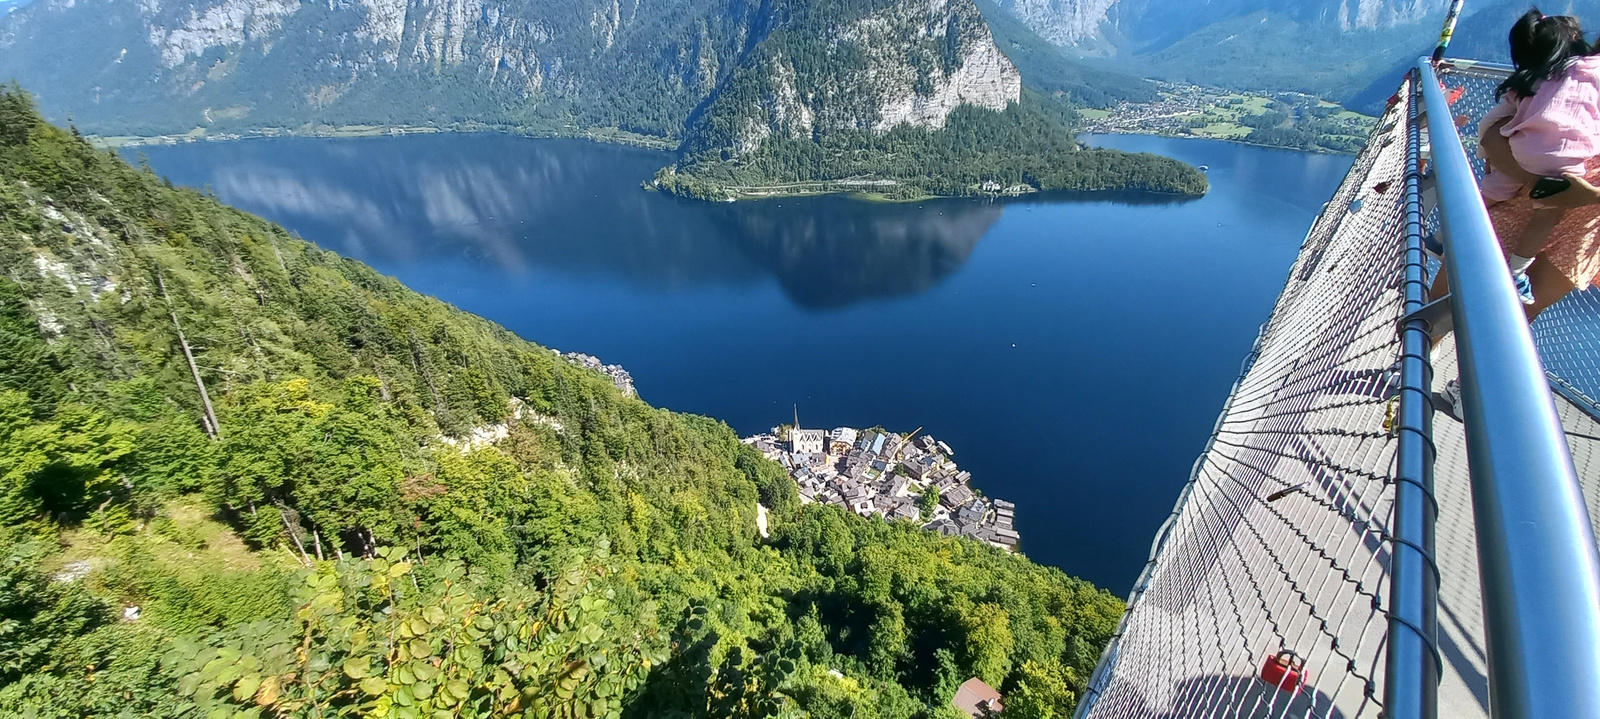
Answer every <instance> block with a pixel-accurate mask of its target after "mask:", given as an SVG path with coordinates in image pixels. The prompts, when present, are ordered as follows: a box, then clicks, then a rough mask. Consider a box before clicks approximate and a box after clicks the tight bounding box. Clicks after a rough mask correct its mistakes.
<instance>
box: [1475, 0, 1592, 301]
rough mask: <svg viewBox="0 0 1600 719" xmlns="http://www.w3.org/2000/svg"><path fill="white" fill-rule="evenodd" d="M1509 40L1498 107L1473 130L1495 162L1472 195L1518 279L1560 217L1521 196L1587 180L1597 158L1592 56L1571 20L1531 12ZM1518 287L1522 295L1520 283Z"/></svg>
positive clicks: (1561, 213) (1534, 297) (1558, 212)
mask: <svg viewBox="0 0 1600 719" xmlns="http://www.w3.org/2000/svg"><path fill="white" fill-rule="evenodd" d="M1510 40H1511V61H1512V64H1513V66H1514V67H1515V70H1514V71H1513V72H1512V73H1511V76H1510V77H1508V78H1506V80H1505V82H1502V83H1500V87H1499V88H1498V90H1497V95H1498V97H1499V98H1500V101H1501V102H1500V105H1499V106H1498V107H1496V108H1494V109H1493V110H1491V111H1490V112H1489V114H1488V115H1486V116H1485V117H1484V118H1483V121H1482V122H1481V123H1480V127H1481V128H1482V130H1481V133H1480V135H1479V147H1480V148H1483V149H1484V150H1483V151H1484V153H1485V154H1486V155H1493V154H1499V155H1500V157H1498V158H1496V157H1489V172H1488V173H1486V174H1485V175H1484V178H1483V181H1482V182H1481V183H1480V188H1481V190H1482V192H1483V198H1484V202H1485V204H1487V205H1488V207H1489V210H1490V213H1491V215H1499V216H1500V220H1499V221H1497V222H1496V230H1497V231H1499V232H1500V240H1501V243H1502V244H1503V245H1505V249H1506V260H1507V263H1508V264H1509V265H1510V267H1511V271H1512V273H1513V274H1514V275H1517V276H1518V277H1519V279H1520V278H1521V276H1522V274H1523V273H1524V272H1526V271H1527V270H1528V269H1529V267H1530V266H1531V265H1532V264H1533V262H1534V258H1535V257H1537V256H1538V255H1539V253H1540V252H1541V250H1543V249H1544V247H1545V245H1546V244H1547V243H1548V242H1549V241H1550V239H1551V238H1552V237H1553V233H1554V231H1555V230H1556V227H1557V225H1558V224H1559V223H1561V221H1562V219H1563V217H1564V214H1565V213H1564V211H1563V210H1560V209H1553V208H1545V209H1536V208H1534V207H1533V205H1532V198H1531V197H1527V195H1528V194H1529V190H1530V188H1531V186H1532V185H1533V183H1534V181H1535V180H1537V179H1538V178H1539V177H1562V176H1564V175H1567V174H1580V175H1581V174H1587V169H1588V164H1587V163H1588V162H1589V160H1590V159H1592V158H1594V157H1595V156H1596V155H1600V84H1597V81H1600V57H1592V56H1590V52H1591V48H1590V47H1589V44H1588V43H1587V42H1585V41H1584V39H1583V28H1582V27H1581V26H1580V25H1579V23H1578V19H1577V18H1574V17H1565V16H1557V17H1549V16H1546V15H1544V14H1542V13H1540V12H1539V10H1538V8H1534V9H1532V10H1529V11H1528V12H1527V13H1526V14H1525V15H1523V16H1522V18H1521V19H1519V20H1518V21H1517V23H1516V25H1514V26H1512V28H1511V38H1510ZM1502 140H1503V141H1504V144H1503V145H1502V144H1501V141H1502ZM1506 151H1509V155H1508V154H1506ZM1501 225H1505V227H1504V228H1503V229H1502V228H1501ZM1564 229H1566V230H1567V232H1566V233H1565V234H1572V230H1573V229H1574V228H1572V227H1567V228H1564ZM1596 269H1600V268H1596ZM1593 276H1594V273H1590V274H1589V277H1593ZM1578 281H1579V280H1578V279H1577V278H1574V282H1578ZM1519 284H1520V285H1522V287H1521V288H1519V289H1523V290H1524V291H1526V289H1527V284H1528V283H1526V282H1519ZM1585 284H1587V283H1585ZM1523 300H1524V302H1527V303H1528V304H1529V305H1530V306H1533V307H1537V308H1538V310H1542V309H1544V307H1548V306H1549V303H1548V302H1541V301H1540V300H1539V293H1538V292H1537V291H1534V292H1532V297H1527V296H1524V298H1523ZM1532 314H1538V311H1537V310H1535V311H1533V312H1531V314H1530V316H1531V315H1532Z"/></svg>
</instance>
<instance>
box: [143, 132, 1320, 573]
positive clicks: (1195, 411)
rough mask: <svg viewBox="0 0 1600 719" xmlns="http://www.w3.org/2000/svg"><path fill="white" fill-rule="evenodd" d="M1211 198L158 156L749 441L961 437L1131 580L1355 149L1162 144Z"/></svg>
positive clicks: (1066, 562) (1082, 566) (523, 155)
mask: <svg viewBox="0 0 1600 719" xmlns="http://www.w3.org/2000/svg"><path fill="white" fill-rule="evenodd" d="M1096 142H1097V144H1101V145H1106V146H1112V147H1119V148H1124V149H1129V150H1140V151H1153V152H1160V153H1163V154H1167V155H1171V156H1174V157H1178V158H1180V159H1184V160H1187V161H1189V162H1192V163H1195V164H1204V165H1209V166H1210V176H1211V181H1212V188H1213V189H1212V192H1211V194H1210V195H1208V196H1206V197H1205V198H1204V199H1200V200H1191V201H1174V200H1167V199H1157V198H1151V197H1099V198H1083V197H1071V196H1052V197H1034V198H1029V199H1027V200H1022V201H1016V202H1008V203H1003V204H998V203H991V202H985V201H977V200H942V201H930V202H923V203H918V204H902V205H885V204H869V203H865V202H858V201H854V200H849V199H844V198H807V199H785V200H769V201H764V202H753V203H737V204H708V203H700V202H693V201H684V200H678V199H674V198H670V197H663V196H661V195H659V194H656V193H650V192H645V191H642V190H641V189H640V182H641V181H643V180H645V179H648V178H649V177H650V176H651V175H652V174H653V173H654V172H655V170H656V169H657V168H658V167H660V166H662V165H663V164H665V163H666V162H667V161H668V160H669V158H668V157H667V156H666V155H664V154H661V153H656V152H649V151H643V150H636V149H630V148H622V147H613V146H605V145H596V144H590V143H585V142H578V141H560V140H530V139H523V138H515V137H505V136H493V135H490V136H470V135H469V136H462V135H454V136H448V135H447V136H425V137H408V138H373V139H352V140H309V139H305V140H299V139H297V140H253V141H248V142H237V143H211V144H195V145H187V146H179V147H165V148H147V149H145V151H144V152H145V153H146V154H147V155H148V157H149V161H150V163H151V164H152V165H153V166H154V167H155V168H156V169H157V170H158V171H159V172H161V173H163V174H165V175H167V176H169V177H170V178H171V179H172V180H173V181H174V182H179V183H184V184H188V185H194V186H210V187H211V188H212V190H213V191H214V192H215V193H216V194H217V196H218V197H220V198H221V199H222V200H224V201H226V202H229V203H232V204H235V205H238V206H240V207H242V208H244V209H247V210H250V211H253V212H257V213H260V214H262V215H264V216H267V217H270V218H272V219H275V220H277V221H279V222H281V223H283V224H284V225H285V226H287V227H288V228H290V229H291V230H293V231H296V232H298V233H299V234H301V235H302V236H304V237H306V238H307V239H310V240H313V241H315V242H317V243H318V244H320V245H322V246H323V247H326V248H328V249H331V250H335V251H337V252H340V253H343V254H346V255H349V256H353V257H356V258H359V259H361V260H364V261H366V262H368V263H370V264H371V265H373V266H374V267H376V268H378V269H379V270H380V271H382V272H384V273H388V274H392V275H395V276H397V277H399V278H400V279H401V280H402V281H404V282H405V283H406V284H408V285H410V286H411V287H413V288H415V289H417V290H419V291H421V292H425V293H428V294H432V295H435V296H438V297H440V298H442V299H444V300H447V301H449V302H452V303H454V304H455V305H457V306H459V307H461V308H463V309H467V310H470V311H472V312H476V313H479V314H482V315H484V316H487V317H489V318H491V319H494V320H496V321H498V322H500V323H502V324H504V325H505V326H507V327H509V328H511V329H512V330H514V331H516V332H517V333H518V334H520V335H522V336H523V337H526V338H528V339H531V340H534V341H537V342H539V343H542V344H545V345H548V346H551V347H556V348H559V349H563V350H578V351H583V352H588V353H591V354H594V355H597V356H599V357H600V358H601V359H603V360H605V361H607V362H617V363H621V364H622V365H624V366H626V367H627V368H628V370H629V371H631V372H632V373H633V376H634V378H635V381H636V382H637V384H638V388H639V392H640V394H641V395H642V396H643V397H644V398H645V399H647V400H649V401H651V402H653V403H655V404H657V405H661V406H665V407H670V408H672V409H675V410H682V411H686V412H696V413H700V414H706V415H710V416H713V417H718V418H721V419H724V420H726V421H727V422H728V423H729V424H730V425H732V426H733V427H734V428H735V429H736V430H738V431H739V432H740V433H741V434H750V433H754V432H757V431H761V430H764V429H766V428H768V427H771V426H772V425H775V424H778V423H780V422H785V421H787V420H789V418H790V412H791V409H790V407H791V404H793V403H798V404H799V406H800V419H801V421H802V422H803V423H804V424H806V425H808V426H823V427H832V426H834V425H840V424H845V425H852V426H857V427H864V426H872V425H883V426H885V427H888V428H891V429H896V430H901V431H909V430H912V429H915V428H917V427H924V428H925V430H924V431H926V432H929V433H931V434H933V435H934V436H935V437H937V438H939V439H941V440H944V441H946V442H948V443H949V444H950V445H951V446H952V447H953V448H954V449H955V451H956V459H957V460H958V461H959V462H960V464H961V465H962V466H963V467H965V468H967V469H970V470H971V471H972V472H973V481H974V484H975V485H976V486H977V487H979V488H980V489H982V490H983V491H985V492H986V493H988V494H989V495H991V496H997V497H1002V498H1006V499H1011V500H1014V501H1015V502H1017V505H1018V513H1017V526H1018V529H1019V531H1020V532H1021V533H1022V537H1023V543H1024V550H1025V551H1026V552H1027V554H1028V555H1029V556H1031V557H1033V558H1034V559H1036V560H1039V561H1041V562H1046V563H1049V564H1054V565H1056V566H1059V567H1061V568H1062V569H1064V570H1066V571H1067V572H1068V573H1071V574H1076V575H1080V576H1083V577H1085V578H1087V579H1090V580H1092V581H1094V582H1096V583H1098V584H1101V585H1103V586H1106V587H1108V588H1111V589H1113V590H1114V591H1117V592H1122V591H1125V590H1126V589H1127V588H1128V587H1129V586H1130V585H1131V583H1132V581H1133V579H1134V578H1135V577H1136V576H1137V574H1138V572H1139V570H1140V569H1141V567H1142V566H1143V564H1144V560H1145V558H1146V555H1147V554H1148V551H1149V545H1150V540H1151V537H1152V535H1153V533H1154V532H1155V530H1156V528H1157V527H1158V526H1159V525H1160V523H1161V521H1162V520H1163V519H1164V518H1165V517H1166V515H1167V513H1168V512H1169V511H1170V510H1171V508H1172V504H1173V501H1174V499H1175V498H1176V497H1177V493H1178V490H1179V489H1180V488H1181V487H1182V485H1183V483H1184V482H1185V481H1186V480H1187V478H1188V475H1189V472H1190V468H1191V466H1192V465H1193V463H1194V460H1195V458H1196V456H1197V455H1198V454H1199V452H1200V451H1201V450H1202V449H1203V447H1204V445H1205V441H1206V437H1207V436H1208V435H1209V433H1210V431H1211V427H1212V425H1213V423H1214V422H1215V420H1216V417H1217V413H1218V412H1219V411H1220V409H1221V407H1222V403H1223V400H1224V399H1225V398H1226V396H1227V393H1228V389H1229V387H1230V386H1231V385H1232V382H1233V380H1234V378H1235V376H1236V375H1237V373H1238V370H1239V363H1240V360H1241V359H1242V358H1243V357H1244V355H1245V353H1246V352H1247V351H1248V350H1249V348H1250V344H1251V342H1252V340H1253V339H1254V337H1255V333H1256V329H1257V327H1258V326H1259V324H1260V323H1261V322H1263V321H1264V320H1265V319H1266V317H1267V314H1268V312H1269V311H1270V310H1271V307H1272V303H1273V300H1274V299H1275V297H1276V295H1277V292H1278V290H1279V289H1280V288H1281V287H1282V284H1283V280H1284V276H1285V274H1286V272H1287V271H1288V268H1289V265H1290V263H1291V262H1292V260H1293V258H1294V255H1295V252H1296V250H1297V248H1298V245H1299V242H1300V240H1301V238H1302V237H1303V236H1304V234H1305V231H1306V228H1307V227H1309V225H1310V222H1311V220H1312V218H1313V217H1314V215H1315V213H1316V211H1317V210H1318V208H1319V207H1320V206H1321V203H1322V202H1323V201H1324V200H1325V199H1326V198H1327V197H1328V196H1329V195H1330V193H1331V192H1332V190H1333V189H1334V187H1335V186H1336V185H1337V183H1338V180H1339V179H1340V177H1341V176H1342V175H1343V173H1344V172H1345V170H1346V169H1347V168H1348V166H1349V164H1350V160H1349V159H1348V158H1344V157H1331V156H1318V155H1306V154H1300V153H1293V152H1284V151H1275V150H1264V149H1260V148H1252V147H1245V146H1240V145H1233V144H1228V143H1222V142H1211V141H1202V140H1165V139H1159V138H1149V137H1106V138H1098V139H1097V140H1096Z"/></svg>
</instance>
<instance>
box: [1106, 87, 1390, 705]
mask: <svg viewBox="0 0 1600 719" xmlns="http://www.w3.org/2000/svg"><path fill="white" fill-rule="evenodd" d="M1405 95H1406V93H1402V97H1404V96H1405ZM1407 105H1408V100H1405V99H1402V100H1401V101H1400V102H1399V103H1398V104H1396V105H1395V106H1394V107H1392V108H1391V109H1390V110H1389V112H1388V113H1387V114H1386V115H1385V116H1384V117H1383V118H1382V119H1381V120H1380V121H1379V124H1378V127H1377V128H1376V129H1375V130H1374V131H1373V134H1372V136H1371V138H1370V139H1369V142H1368V144H1367V146H1366V148H1365V149H1364V150H1363V151H1362V153H1361V154H1360V155H1359V156H1358V157H1357V159H1356V161H1355V164H1354V166H1353V167H1352V168H1351V170H1350V172H1349V174H1348V175H1347V176H1346V177H1345V179H1344V181H1343V183H1342V184H1341V185H1340V187H1339V190H1338V191H1337V193H1336V194H1335V195H1334V197H1333V199H1332V200H1331V201H1330V203H1329V204H1328V206H1327V207H1326V208H1325V209H1324V211H1323V212H1322V214H1321V216H1320V217H1318V218H1317V221H1316V223H1315V224H1314V225H1313V226H1312V228H1311V231H1310V233H1309V234H1308V235H1307V237H1306V241H1305V243H1304V245H1303V246H1302V248H1301V252H1300V255H1299V258H1298V259H1297V260H1296V262H1295V264H1294V267H1293V269H1292V270H1291V274H1290V277H1289V281H1288V283H1287V285H1286V286H1285V287H1284V289H1283V292H1282V294H1281V295H1280V296H1279V299H1278V304H1277V306H1276V308H1275V309H1274V310H1273V314H1272V317H1271V318H1270V319H1269V320H1268V322H1267V324H1266V325H1264V326H1263V328H1262V332H1261V335H1260V337H1259V338H1258V340H1257V342H1256V347H1255V349H1254V351H1253V352H1252V356H1251V359H1250V361H1249V362H1247V369H1246V371H1245V373H1244V375H1243V376H1242V377H1241V378H1240V379H1239V381H1238V383H1237V385H1236V386H1235V388H1234V392H1233V395H1232V397H1231V398H1230V399H1229V403H1228V406H1227V408H1226V410H1225V411H1224V413H1223V416H1222V417H1221V419H1219V421H1218V425H1217V429H1216V432H1215V434H1214V436H1213V438H1212V441H1211V446H1210V447H1209V448H1208V449H1207V452H1206V454H1205V455H1204V456H1203V457H1202V458H1201V460H1200V462H1199V463H1198V464H1197V465H1196V469H1195V473H1194V475H1193V477H1192V478H1191V481H1190V483H1189V485H1188V486H1187V487H1186V488H1185V490H1184V493H1183V496H1182V498H1181V499H1180V500H1179V502H1178V505H1177V507H1176V508H1175V510H1174V513H1173V515H1172V517H1171V518H1170V519H1169V520H1168V523H1167V525H1166V526H1165V527H1163V530H1162V533H1161V536H1160V538H1159V539H1158V540H1157V541H1158V546H1157V549H1156V551H1155V553H1154V555H1153V557H1152V560H1151V563H1150V565H1149V566H1148V567H1147V569H1146V572H1145V575H1144V576H1143V577H1141V580H1140V584H1139V588H1138V589H1136V590H1135V591H1136V594H1135V596H1134V598H1133V600H1132V602H1131V603H1130V606H1129V610H1128V613H1127V615H1126V616H1125V617H1124V620H1123V625H1122V628H1121V629H1120V631H1119V636H1118V638H1117V640H1116V641H1115V642H1114V644H1113V646H1112V648H1111V649H1110V650H1108V653H1107V655H1106V658H1105V660H1104V661H1103V663H1102V667H1101V670H1100V671H1099V672H1097V673H1096V675H1095V677H1094V679H1093V680H1092V681H1091V685H1090V688H1089V691H1088V693H1087V694H1086V696H1085V703H1084V704H1083V708H1082V709H1081V710H1080V713H1081V714H1082V715H1084V716H1088V717H1105V718H1107V719H1111V718H1123V717H1127V718H1134V717H1185V718H1188V717H1230V718H1232V717H1291V716H1292V717H1319V718H1322V717H1361V716H1378V714H1379V712H1380V711H1381V709H1382V706H1381V700H1382V696H1383V693H1382V691H1383V690H1382V683H1383V676H1382V669H1383V661H1384V642H1385V636H1386V633H1387V615H1386V614H1385V609H1384V605H1385V603H1386V602H1387V598H1388V587H1387V580H1386V576H1387V564H1388V561H1389V556H1388V548H1389V544H1388V541H1389V540H1388V538H1389V534H1388V532H1387V526H1388V523H1389V521H1390V518H1391V514H1392V506H1393V500H1394V484H1393V481H1392V473H1393V466H1394V456H1395V448H1396V439H1395V438H1394V437H1393V436H1392V435H1391V432H1390V428H1389V423H1390V422H1391V421H1392V417H1393V415H1392V413H1393V411H1394V409H1395V399H1394V397H1395V394H1396V389H1397V385H1398V377H1397V376H1396V374H1395V371H1394V369H1393V368H1394V367H1395V363H1396V360H1397V358H1398V357H1399V352H1400V343H1399V336H1398V322H1399V319H1400V317H1401V314H1402V309H1403V306H1404V297H1403V295H1402V289H1401V284H1400V281H1401V279H1402V277H1403V272H1402V270H1403V267H1404V250H1405V232H1404V229H1405V226H1404V219H1405V217H1404V208H1405V202H1404V201H1405V193H1404V181H1403V178H1404V171H1405V155H1406V142H1405V132H1406V125H1405V121H1404V118H1405V117H1406V115H1405V113H1406V110H1407ZM1282 652H1290V653H1292V655H1293V656H1292V657H1285V662H1286V663H1287V664H1288V665H1289V666H1288V669H1289V670H1290V671H1279V669H1281V668H1283V667H1282V665H1278V667H1277V668H1266V667H1264V665H1266V664H1269V663H1272V664H1276V661H1275V658H1276V657H1277V656H1278V655H1279V654H1280V653H1282ZM1302 662H1303V665H1302V664H1301V663H1302ZM1263 677H1265V678H1263Z"/></svg>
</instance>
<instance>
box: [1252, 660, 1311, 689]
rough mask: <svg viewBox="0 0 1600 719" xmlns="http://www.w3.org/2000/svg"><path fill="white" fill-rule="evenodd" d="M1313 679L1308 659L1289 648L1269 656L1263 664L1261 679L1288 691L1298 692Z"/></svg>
mask: <svg viewBox="0 0 1600 719" xmlns="http://www.w3.org/2000/svg"><path fill="white" fill-rule="evenodd" d="M1310 679H1311V672H1308V671H1306V660H1305V659H1303V658H1301V657H1300V655H1298V654H1295V653H1294V652H1291V651H1289V650H1287V649H1285V650H1283V651H1280V652H1278V654H1277V655H1276V656H1271V657H1267V661H1266V662H1265V663H1264V664H1262V665H1261V681H1264V682H1266V683H1268V684H1271V685H1272V686H1275V687H1277V688H1278V689H1280V690H1282V691H1286V692H1296V691H1299V690H1300V686H1301V685H1303V684H1305V683H1306V682H1307V681H1309V680H1310Z"/></svg>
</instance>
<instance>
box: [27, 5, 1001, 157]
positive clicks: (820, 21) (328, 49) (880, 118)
mask: <svg viewBox="0 0 1600 719" xmlns="http://www.w3.org/2000/svg"><path fill="white" fill-rule="evenodd" d="M819 5H822V4H819V3H812V2H806V1H804V0H347V1H346V0H338V1H330V2H321V1H320V0H319V1H316V2H313V1H312V0H139V2H137V3H126V2H122V1H120V0H38V2H36V3H35V4H34V5H33V6H31V7H28V8H25V9H23V10H21V11H18V12H16V13H13V14H11V15H10V16H8V17H5V18H0V67H4V68H6V69H7V70H9V71H11V72H12V73H14V74H15V75H16V76H17V77H18V79H19V80H20V81H21V82H22V83H23V84H24V85H26V86H27V87H29V88H31V89H32V90H34V91H35V92H36V93H38V94H39V96H40V100H41V104H42V105H43V107H44V108H45V109H46V110H47V111H49V112H50V113H52V114H55V115H58V116H66V115H70V116H71V117H72V118H73V119H74V121H75V122H77V123H78V124H79V126H80V127H82V128H83V129H85V130H87V131H91V132H98V133H102V134H170V133H179V132H187V131H191V130H194V129H196V128H199V129H202V130H205V131H206V132H207V133H211V134H216V133H226V132H230V131H236V130H243V129H251V128H261V127H279V128H294V127H298V126H301V125H304V124H305V123H308V122H315V123H321V124H328V125H358V124H386V125H402V124H440V123H453V122H462V121H477V122H483V123H487V124H513V125H518V126H523V127H529V126H531V127H532V128H533V129H537V130H541V131H549V132H557V133H560V132H569V131H572V130H573V129H575V128H576V129H581V128H583V127H594V126H599V127H618V128H622V129H624V130H629V131H632V132H637V133H641V134H646V135H654V136H658V137H665V138H677V137H678V136H680V135H681V134H682V133H683V132H684V127H685V123H686V122H688V121H690V119H691V114H692V113H693V112H694V110H695V108H696V107H697V106H699V107H704V108H706V109H707V111H706V112H704V113H702V114H701V115H700V117H712V116H726V117H727V118H730V121H732V122H735V123H736V124H737V128H736V130H735V131H732V132H728V133H724V135H726V136H727V139H729V140H730V141H729V142H727V143H726V146H730V147H735V148H737V149H739V150H741V151H747V150H749V149H752V148H754V147H758V146H760V144H761V143H762V142H763V141H764V140H765V139H766V138H767V137H768V136H771V135H773V134H778V135H781V136H785V137H803V136H806V135H807V134H808V133H811V132H813V131H818V130H826V129H829V128H837V127H856V128H872V129H878V130H887V129H890V128H892V127H895V126H898V125H902V124H910V125H916V126H920V127H933V128H937V127H942V126H943V124H944V121H945V117H946V116H948V115H949V113H950V111H951V110H952V109H954V108H955V107H957V106H959V105H961V104H964V103H965V104H973V105H979V106H982V107H988V108H994V109H1003V108H1004V107H1005V106H1006V104H1007V103H1008V102H1013V101H1016V100H1017V99H1018V97H1019V96H1020V92H1021V78H1020V76H1019V75H1018V73H1017V71H1016V68H1015V67H1013V66H1012V64H1011V62H1010V61H1009V60H1007V59H1006V58H1005V56H1004V55H1003V54H1002V53H1001V52H1000V50H999V48H997V47H996V46H995V44H994V41H993V38H992V37H991V36H990V33H989V29H988V26H987V25H986V24H985V23H984V21H983V18H982V16H981V15H980V14H979V13H978V11H977V9H976V8H975V7H974V6H973V4H972V0H878V1H876V2H872V3H842V4H837V5H835V4H827V5H826V6H825V7H818V6H819ZM748 89H753V90H752V91H751V92H746V90H748ZM708 100H709V101H710V102H709V103H708Z"/></svg>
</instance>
